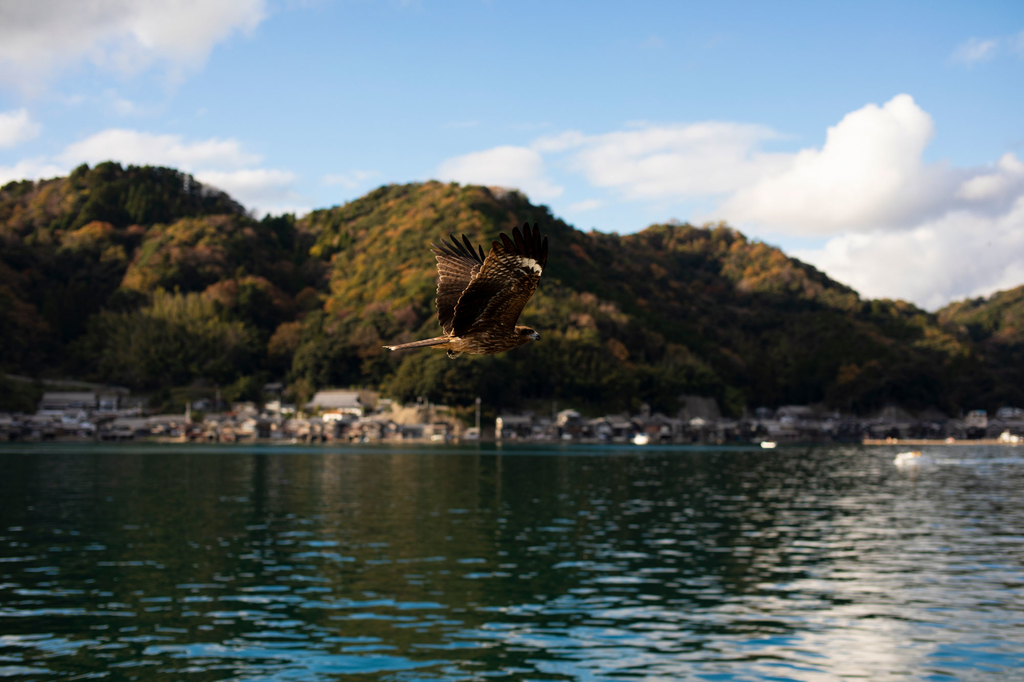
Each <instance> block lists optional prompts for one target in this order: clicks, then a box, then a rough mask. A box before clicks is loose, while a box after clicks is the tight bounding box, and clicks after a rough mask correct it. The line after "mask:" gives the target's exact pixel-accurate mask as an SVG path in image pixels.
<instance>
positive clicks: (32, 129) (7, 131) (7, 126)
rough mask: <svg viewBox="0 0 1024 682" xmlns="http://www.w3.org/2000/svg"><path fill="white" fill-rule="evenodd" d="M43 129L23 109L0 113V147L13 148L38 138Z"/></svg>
mask: <svg viewBox="0 0 1024 682" xmlns="http://www.w3.org/2000/svg"><path fill="white" fill-rule="evenodd" d="M42 129H43V127H42V126H41V125H39V124H38V123H36V122H35V121H33V120H32V117H31V116H29V113H28V111H27V110H25V109H17V110H15V111H4V112H0V147H13V146H14V145H16V144H21V143H22V142H25V141H27V140H31V139H32V138H34V137H38V135H39V131H41V130H42Z"/></svg>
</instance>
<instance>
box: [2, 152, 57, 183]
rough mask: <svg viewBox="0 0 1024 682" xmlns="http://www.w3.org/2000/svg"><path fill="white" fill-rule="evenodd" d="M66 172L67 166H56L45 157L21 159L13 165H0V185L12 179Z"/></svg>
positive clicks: (36, 177) (43, 176)
mask: <svg viewBox="0 0 1024 682" xmlns="http://www.w3.org/2000/svg"><path fill="white" fill-rule="evenodd" d="M65 173H67V168H66V167H64V166H58V165H55V164H53V163H52V162H50V161H47V160H46V159H45V158H42V157H37V158H34V159H22V160H21V161H18V162H17V163H16V164H14V165H13V166H0V187H2V186H4V185H6V184H7V183H8V182H10V181H12V180H39V179H40V178H54V177H57V176H58V175H64V174H65Z"/></svg>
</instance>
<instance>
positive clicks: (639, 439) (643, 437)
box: [633, 433, 651, 445]
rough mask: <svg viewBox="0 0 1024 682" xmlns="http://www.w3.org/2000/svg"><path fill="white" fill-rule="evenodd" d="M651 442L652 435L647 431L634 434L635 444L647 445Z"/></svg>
mask: <svg viewBox="0 0 1024 682" xmlns="http://www.w3.org/2000/svg"><path fill="white" fill-rule="evenodd" d="M650 442H651V437H650V436H648V435H647V434H646V433H638V434H636V435H635V436H633V445H647V444H648V443H650Z"/></svg>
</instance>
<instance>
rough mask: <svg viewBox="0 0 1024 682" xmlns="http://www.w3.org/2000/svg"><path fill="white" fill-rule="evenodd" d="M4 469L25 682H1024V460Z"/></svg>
mask: <svg viewBox="0 0 1024 682" xmlns="http://www.w3.org/2000/svg"><path fill="white" fill-rule="evenodd" d="M894 454H895V450H894V449H892V448H881V447H880V448H859V447H858V448H844V447H832V448H813V449H807V448H799V449H796V448H791V449H785V448H781V449H779V450H776V451H773V452H763V451H760V450H758V451H753V450H712V449H696V450H695V449H689V450H687V449H682V450H681V449H664V450H661V449H654V448H651V449H646V448H645V449H639V448H629V449H601V448H597V449H595V448H590V449H586V448H569V449H559V450H554V449H552V450H543V449H529V448H521V449H516V450H511V449H509V448H505V449H504V450H495V449H494V448H491V449H481V450H478V449H475V448H474V449H456V448H445V449H430V448H421V449H412V448H404V449H385V448H381V449H367V448H364V449H350V450H324V449H315V448H309V449H292V450H289V449H284V448H279V449H273V448H248V449H246V448H228V447H223V448H207V449H204V448H189V447H172V446H165V447H156V446H153V447H134V448H132V447H103V446H89V447H85V446H83V447H72V446H64V447H62V446H49V447H46V446H42V447H21V448H14V447H10V446H7V447H4V448H0V677H2V676H8V677H13V678H17V679H38V680H44V679H46V680H48V679H61V680H78V679H93V678H100V677H104V678H105V679H108V680H136V679H137V680H225V679H231V680H336V679H355V680H358V679H366V680H370V679H374V680H376V679H380V680H491V679H493V680H637V679H642V680H670V679H671V680H677V679H694V680H835V679H866V680H889V679H900V680H906V679H926V680H947V679H950V680H952V679H957V680H975V679H992V680H995V679H1007V678H1016V679H1024V618H1022V616H1024V592H1022V586H1024V570H1022V566H1024V535H1022V533H1024V496H1022V494H1021V493H1022V491H1024V449H1021V448H1017V449H1013V448H994V447H945V448H937V449H936V450H934V451H933V452H932V454H933V455H934V456H935V457H936V461H935V463H934V465H933V466H930V467H926V468H922V469H921V470H919V471H917V472H903V471H900V470H897V469H896V468H895V467H894V466H893V465H892V458H893V455H894Z"/></svg>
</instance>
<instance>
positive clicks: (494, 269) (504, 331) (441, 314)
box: [384, 223, 548, 358]
mask: <svg viewBox="0 0 1024 682" xmlns="http://www.w3.org/2000/svg"><path fill="white" fill-rule="evenodd" d="M448 236H449V237H450V238H451V243H448V242H445V241H444V240H442V241H441V246H435V245H434V244H431V246H432V247H433V248H432V249H431V251H433V252H434V255H435V256H436V257H437V275H438V276H437V319H438V321H439V322H440V323H441V331H442V332H444V336H438V337H436V338H433V339H425V340H423V341H413V342H412V343H403V344H400V345H398V346H384V347H385V348H387V349H388V350H405V349H406V348H423V347H425V346H435V347H438V348H444V349H445V350H447V351H448V357H450V358H457V357H459V356H460V355H462V354H463V353H473V354H478V355H490V354H492V353H504V352H505V351H507V350H512V349H513V348H518V347H519V346H522V345H523V344H526V343H529V342H530V341H537V340H539V339H540V334H538V333H537V332H535V331H534V330H532V329H530V328H529V327H523V326H521V325H517V324H516V321H517V320H518V319H519V314H520V313H521V312H523V307H524V306H526V302H527V301H529V300H530V297H531V296H533V292H534V291H536V290H537V283H538V282H539V281H540V276H541V273H542V272H544V266H545V265H546V264H547V262H548V238H547V237H541V234H540V228H539V227H538V226H537V224H536V223H534V225H533V229H532V230H531V229H530V224H529V223H526V224H525V225H523V230H522V232H520V231H519V228H518V227H516V228H513V230H512V238H511V239H509V237H508V235H506V234H504V233H502V234H501V235H500V238H501V241H495V242H492V243H491V252H490V253H488V254H487V257H486V258H484V250H483V248H482V247H480V246H477V247H476V249H474V248H473V244H472V243H471V242H470V241H469V239H468V238H467V237H466V235H462V242H461V243H460V242H459V240H458V239H456V238H455V235H448Z"/></svg>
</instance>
